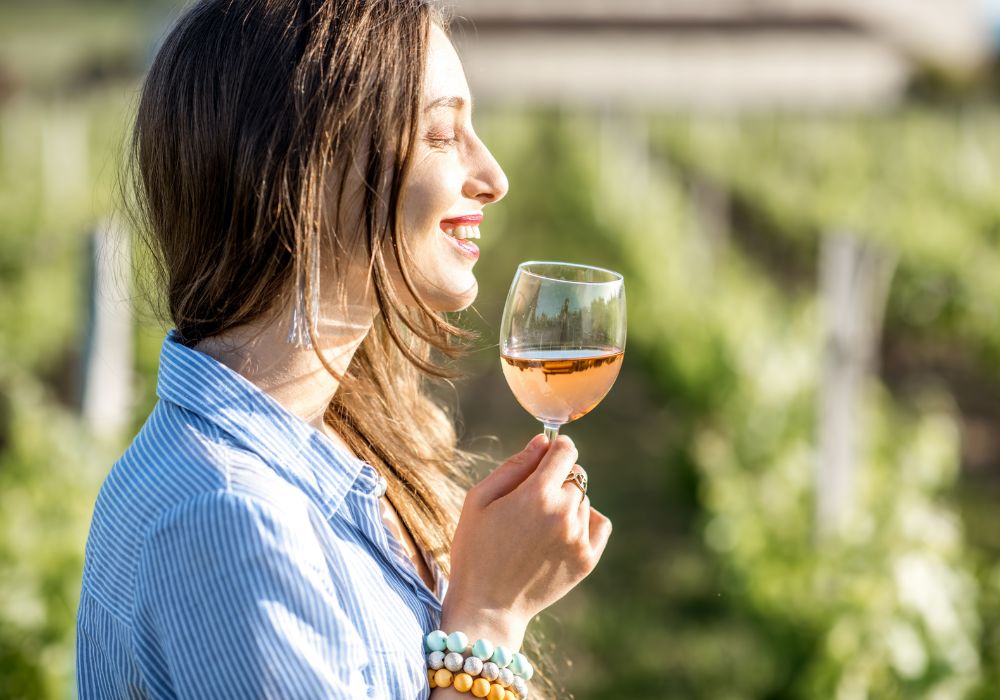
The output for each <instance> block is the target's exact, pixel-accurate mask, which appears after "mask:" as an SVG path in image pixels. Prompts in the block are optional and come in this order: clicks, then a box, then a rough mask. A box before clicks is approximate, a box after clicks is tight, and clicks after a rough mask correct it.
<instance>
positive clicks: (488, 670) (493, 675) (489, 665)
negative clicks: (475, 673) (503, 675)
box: [479, 661, 500, 683]
mask: <svg viewBox="0 0 1000 700" xmlns="http://www.w3.org/2000/svg"><path fill="white" fill-rule="evenodd" d="M479 675H480V676H481V677H483V678H485V679H486V680H488V681H490V682H491V683H492V682H493V681H495V680H496V679H497V676H499V675H500V667H499V666H497V665H496V664H495V663H493V662H492V661H487V662H486V663H484V664H483V670H482V671H480V673H479Z"/></svg>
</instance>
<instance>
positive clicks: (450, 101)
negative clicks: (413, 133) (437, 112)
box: [424, 95, 465, 112]
mask: <svg viewBox="0 0 1000 700" xmlns="http://www.w3.org/2000/svg"><path fill="white" fill-rule="evenodd" d="M464 106H465V99H464V98H462V97H458V96H457V95H456V96H453V97H439V98H437V99H436V100H433V101H431V102H430V104H428V105H427V106H426V107H424V111H425V112H429V111H431V110H432V109H437V108H439V107H451V108H452V109H462V108H463V107H464Z"/></svg>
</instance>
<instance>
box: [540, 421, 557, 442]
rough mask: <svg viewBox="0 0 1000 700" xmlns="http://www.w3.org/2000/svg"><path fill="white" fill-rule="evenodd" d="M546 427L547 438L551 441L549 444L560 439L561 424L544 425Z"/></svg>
mask: <svg viewBox="0 0 1000 700" xmlns="http://www.w3.org/2000/svg"><path fill="white" fill-rule="evenodd" d="M542 425H544V426H545V437H547V438H548V439H549V442H555V439H556V438H557V437H559V424H558V423H543V424H542Z"/></svg>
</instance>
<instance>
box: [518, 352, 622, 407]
mask: <svg viewBox="0 0 1000 700" xmlns="http://www.w3.org/2000/svg"><path fill="white" fill-rule="evenodd" d="M623 355H624V351H623V350H618V349H617V348H580V349H578V350H517V351H514V352H512V353H509V354H508V353H504V354H501V355H500V366H501V367H502V368H503V376H504V377H506V379H507V383H508V384H509V385H510V390H511V391H513V392H514V396H515V397H516V398H517V400H518V402H519V403H520V404H521V405H522V406H523V407H524V410H526V411H527V412H528V413H530V414H531V415H533V416H534V417H535V418H537V419H538V420H540V421H542V422H543V423H549V424H552V423H555V424H558V425H562V424H563V423H569V422H570V421H573V420H576V419H577V418H580V417H581V416H584V415H586V414H587V413H589V412H590V411H591V409H593V408H594V406H596V405H597V404H599V403H600V402H601V399H603V398H604V397H605V396H606V395H607V393H608V392H609V391H610V390H611V385H612V384H614V383H615V379H617V378H618V371H619V370H620V369H621V367H622V356H623Z"/></svg>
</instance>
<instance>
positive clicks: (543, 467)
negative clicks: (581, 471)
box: [528, 435, 577, 492]
mask: <svg viewBox="0 0 1000 700" xmlns="http://www.w3.org/2000/svg"><path fill="white" fill-rule="evenodd" d="M576 458H577V451H576V445H574V444H573V441H572V440H570V439H569V438H568V437H566V436H565V435H560V436H559V437H557V438H556V439H555V441H554V442H553V443H552V444H551V445H550V446H549V450H548V452H546V453H545V456H544V457H542V460H541V462H539V463H538V468H537V469H535V471H534V473H533V474H532V475H531V476H530V477H528V478H529V479H530V480H531V481H535V482H537V483H538V485H539V486H540V487H541V488H542V490H543V491H550V492H553V491H555V490H556V489H559V488H562V485H563V481H564V480H565V479H566V475H567V474H569V472H570V470H571V469H572V468H573V463H574V462H576Z"/></svg>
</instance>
